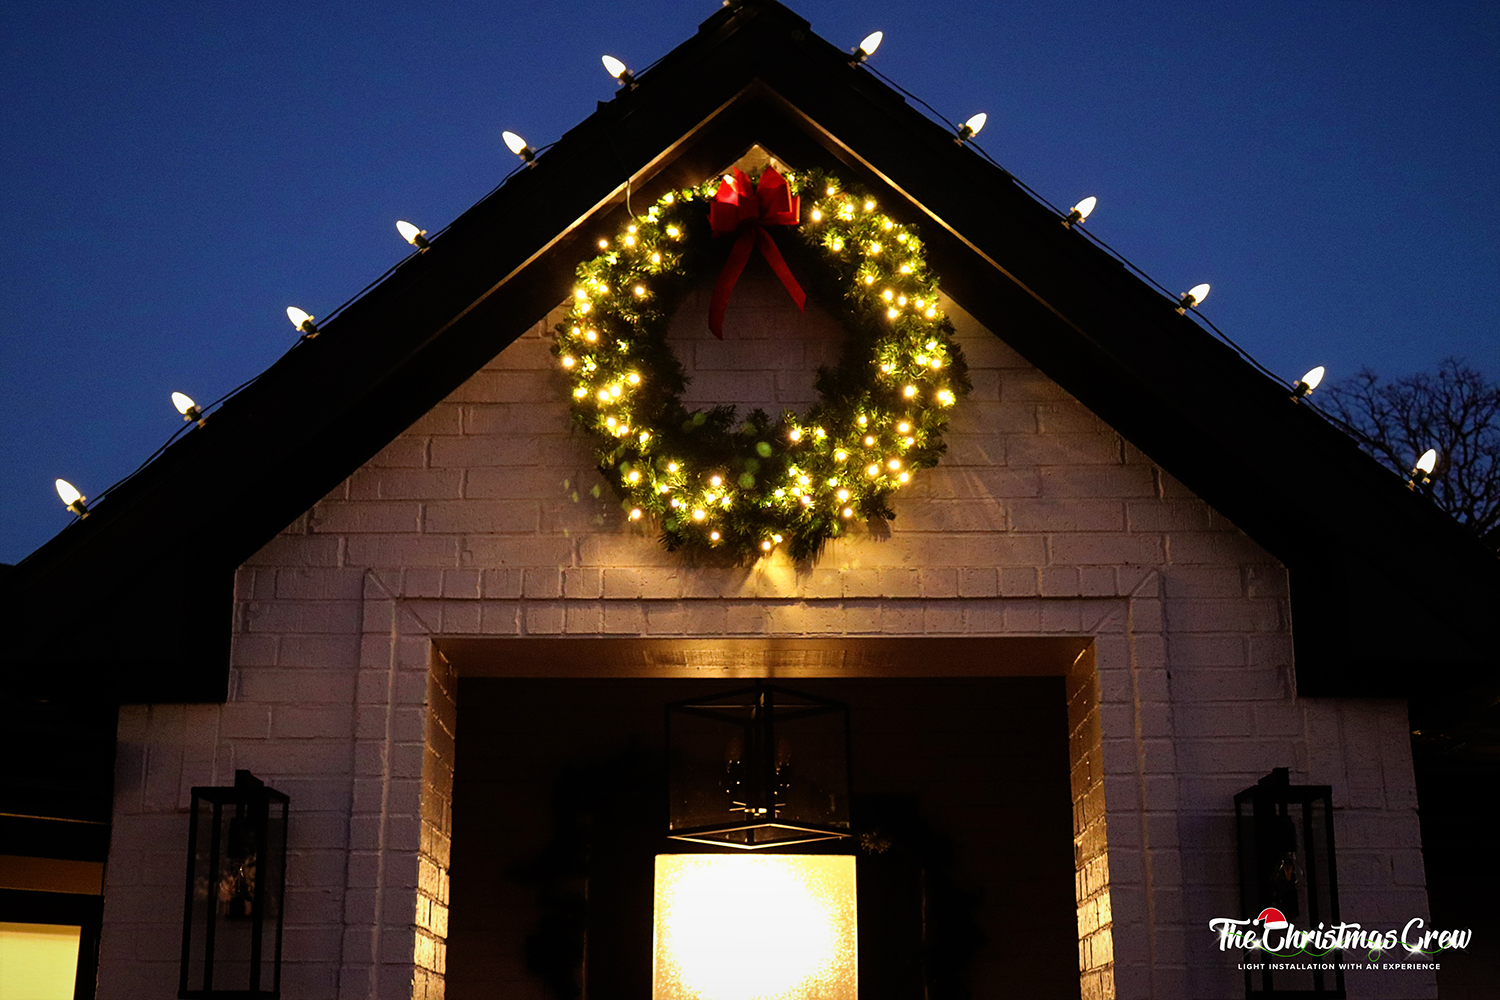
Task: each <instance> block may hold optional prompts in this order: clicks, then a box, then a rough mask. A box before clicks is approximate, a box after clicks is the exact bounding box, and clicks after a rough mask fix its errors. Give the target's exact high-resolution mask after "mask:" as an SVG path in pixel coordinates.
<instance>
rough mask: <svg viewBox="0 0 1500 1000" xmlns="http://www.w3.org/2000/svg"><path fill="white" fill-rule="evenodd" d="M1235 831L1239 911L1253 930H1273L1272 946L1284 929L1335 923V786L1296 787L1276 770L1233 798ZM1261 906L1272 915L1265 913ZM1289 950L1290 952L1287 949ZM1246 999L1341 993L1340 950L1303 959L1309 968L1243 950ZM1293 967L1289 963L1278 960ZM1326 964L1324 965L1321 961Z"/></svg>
mask: <svg viewBox="0 0 1500 1000" xmlns="http://www.w3.org/2000/svg"><path fill="white" fill-rule="evenodd" d="M1234 815H1235V822H1236V824H1237V826H1238V831H1239V838H1238V839H1239V863H1240V907H1241V914H1240V915H1241V916H1242V917H1247V918H1251V919H1252V920H1253V921H1254V923H1252V924H1251V925H1250V929H1251V930H1253V931H1255V932H1256V934H1257V935H1260V934H1262V933H1264V932H1265V931H1267V930H1269V931H1271V932H1272V937H1271V940H1270V942H1269V943H1270V944H1271V945H1272V946H1273V949H1274V946H1275V945H1276V944H1278V943H1279V942H1280V941H1281V940H1282V936H1283V933H1284V932H1285V931H1286V930H1287V929H1288V928H1287V927H1285V926H1280V925H1283V924H1287V925H1290V926H1291V927H1293V928H1296V929H1299V930H1308V929H1309V928H1316V927H1317V926H1318V925H1319V924H1323V925H1324V926H1329V927H1331V926H1333V925H1334V924H1337V923H1338V922H1339V883H1338V871H1337V867H1336V865H1335V857H1334V846H1333V788H1332V786H1330V785H1294V784H1292V783H1291V779H1290V777H1289V776H1288V771H1287V769H1286V768H1284V767H1278V768H1276V769H1275V770H1273V771H1272V772H1271V773H1270V774H1268V775H1266V776H1265V777H1264V778H1261V779H1260V781H1258V782H1256V784H1254V785H1253V786H1251V787H1250V788H1247V789H1245V790H1244V791H1243V792H1240V793H1239V794H1238V795H1236V796H1235V797H1234ZM1267 910H1272V911H1274V912H1272V913H1270V914H1269V915H1268V914H1267V912H1266V911H1267ZM1289 950H1294V949H1289ZM1246 959H1247V961H1246V963H1245V964H1246V965H1247V966H1254V965H1259V966H1260V968H1258V969H1251V968H1247V969H1246V970H1245V996H1247V997H1260V996H1321V997H1329V998H1337V997H1342V996H1343V995H1344V971H1343V961H1342V959H1343V952H1341V951H1337V950H1335V951H1334V952H1333V953H1332V954H1331V955H1329V956H1327V957H1326V958H1325V959H1323V960H1321V961H1319V962H1314V963H1307V964H1311V965H1313V966H1314V968H1312V969H1310V970H1294V969H1279V970H1273V969H1271V968H1270V966H1271V965H1273V964H1276V959H1275V956H1274V955H1271V954H1268V953H1267V952H1266V951H1264V950H1259V949H1257V950H1254V951H1247V952H1246ZM1283 964H1295V963H1283ZM1324 964H1328V965H1332V966H1333V968H1332V969H1331V970H1329V969H1323V968H1320V967H1319V966H1322V965H1324Z"/></svg>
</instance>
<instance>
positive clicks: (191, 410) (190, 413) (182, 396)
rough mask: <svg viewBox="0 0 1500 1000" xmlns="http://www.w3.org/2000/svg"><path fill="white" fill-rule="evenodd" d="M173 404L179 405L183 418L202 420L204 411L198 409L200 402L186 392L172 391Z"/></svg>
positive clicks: (178, 408) (179, 411)
mask: <svg viewBox="0 0 1500 1000" xmlns="http://www.w3.org/2000/svg"><path fill="white" fill-rule="evenodd" d="M172 405H173V406H175V407H177V412H178V413H180V414H182V419H183V420H202V419H203V411H202V410H200V409H198V404H197V403H195V402H193V398H192V397H191V396H189V395H187V394H186V393H182V392H174V393H172Z"/></svg>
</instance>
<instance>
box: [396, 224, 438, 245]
mask: <svg viewBox="0 0 1500 1000" xmlns="http://www.w3.org/2000/svg"><path fill="white" fill-rule="evenodd" d="M396 232H398V233H400V234H401V238H402V239H403V240H405V241H406V242H408V243H410V244H411V245H412V246H414V247H416V248H417V249H418V250H426V249H427V248H428V247H430V246H432V244H431V243H429V242H427V230H425V229H418V228H417V227H416V226H414V225H412V224H411V223H410V222H398V223H396Z"/></svg>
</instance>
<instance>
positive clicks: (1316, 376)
mask: <svg viewBox="0 0 1500 1000" xmlns="http://www.w3.org/2000/svg"><path fill="white" fill-rule="evenodd" d="M1325 371H1326V369H1324V367H1323V366H1322V365H1319V366H1318V367H1316V368H1314V369H1313V370H1312V371H1310V372H1308V373H1307V374H1306V375H1304V376H1302V377H1301V378H1300V379H1298V380H1297V384H1296V385H1294V386H1292V398H1293V399H1301V398H1302V397H1303V396H1306V395H1307V394H1308V393H1310V392H1312V391H1313V390H1314V389H1316V388H1317V387H1318V383H1319V382H1321V381H1323V375H1324V373H1325Z"/></svg>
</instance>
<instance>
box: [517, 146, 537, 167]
mask: <svg viewBox="0 0 1500 1000" xmlns="http://www.w3.org/2000/svg"><path fill="white" fill-rule="evenodd" d="M516 155H517V156H519V157H520V158H521V162H522V163H524V164H526V165H527V166H528V167H534V166H536V151H535V150H534V149H532V148H531V147H530V146H522V147H521V151H520V152H518V153H517V154H516Z"/></svg>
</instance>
